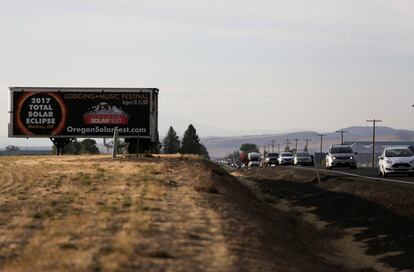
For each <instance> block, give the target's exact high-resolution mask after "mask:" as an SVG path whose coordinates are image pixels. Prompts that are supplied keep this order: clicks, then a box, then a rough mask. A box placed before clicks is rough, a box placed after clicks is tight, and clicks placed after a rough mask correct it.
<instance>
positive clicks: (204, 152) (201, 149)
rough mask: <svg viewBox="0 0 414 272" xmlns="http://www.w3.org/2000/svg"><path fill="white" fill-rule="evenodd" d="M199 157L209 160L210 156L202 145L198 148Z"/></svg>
mask: <svg viewBox="0 0 414 272" xmlns="http://www.w3.org/2000/svg"><path fill="white" fill-rule="evenodd" d="M200 155H201V157H203V158H204V159H206V160H209V159H210V155H209V154H208V151H207V148H206V146H205V145H203V144H201V147H200Z"/></svg>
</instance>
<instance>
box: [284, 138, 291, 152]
mask: <svg viewBox="0 0 414 272" xmlns="http://www.w3.org/2000/svg"><path fill="white" fill-rule="evenodd" d="M285 143H286V147H287V148H286V147H285V149H288V150H289V149H290V148H289V145H290V143H291V141H290V140H289V139H286V140H285Z"/></svg>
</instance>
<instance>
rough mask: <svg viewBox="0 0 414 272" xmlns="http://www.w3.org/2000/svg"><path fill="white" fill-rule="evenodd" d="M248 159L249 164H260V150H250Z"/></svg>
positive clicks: (250, 165) (252, 165)
mask: <svg viewBox="0 0 414 272" xmlns="http://www.w3.org/2000/svg"><path fill="white" fill-rule="evenodd" d="M247 157H248V159H249V163H248V166H249V168H250V167H254V166H260V158H261V155H260V153H258V152H250V153H249V154H248V155H247Z"/></svg>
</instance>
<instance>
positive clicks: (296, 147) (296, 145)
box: [293, 138, 299, 153]
mask: <svg viewBox="0 0 414 272" xmlns="http://www.w3.org/2000/svg"><path fill="white" fill-rule="evenodd" d="M293 140H294V141H295V152H296V153H298V141H299V139H298V138H295V139H293Z"/></svg>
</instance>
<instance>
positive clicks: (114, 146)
mask: <svg viewBox="0 0 414 272" xmlns="http://www.w3.org/2000/svg"><path fill="white" fill-rule="evenodd" d="M117 153H118V129H117V128H116V129H115V130H114V145H113V149H112V158H113V159H115V158H116V154H117Z"/></svg>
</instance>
